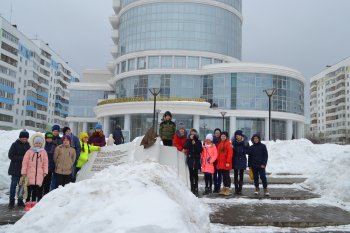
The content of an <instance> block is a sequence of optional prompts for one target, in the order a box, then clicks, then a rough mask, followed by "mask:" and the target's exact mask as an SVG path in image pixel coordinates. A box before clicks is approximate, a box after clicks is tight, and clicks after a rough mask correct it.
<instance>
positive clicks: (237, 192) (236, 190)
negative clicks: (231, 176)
mask: <svg viewBox="0 0 350 233" xmlns="http://www.w3.org/2000/svg"><path fill="white" fill-rule="evenodd" d="M235 194H236V195H238V194H239V186H238V182H235Z"/></svg>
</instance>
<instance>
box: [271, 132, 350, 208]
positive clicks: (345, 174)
mask: <svg viewBox="0 0 350 233" xmlns="http://www.w3.org/2000/svg"><path fill="white" fill-rule="evenodd" d="M265 143H266V145H267V149H268V151H269V161H268V165H267V171H268V172H272V175H275V174H276V173H300V174H302V176H303V177H306V178H308V179H307V180H306V182H305V183H306V184H307V185H308V186H309V187H311V188H312V189H313V190H315V191H316V192H317V193H319V194H321V195H322V196H324V197H329V198H336V199H339V200H341V201H344V202H350V196H349V193H350V182H349V177H350V169H349V165H350V146H341V145H334V144H323V145H314V144H313V143H311V142H310V141H309V140H306V139H299V140H291V141H276V142H273V141H271V142H265Z"/></svg>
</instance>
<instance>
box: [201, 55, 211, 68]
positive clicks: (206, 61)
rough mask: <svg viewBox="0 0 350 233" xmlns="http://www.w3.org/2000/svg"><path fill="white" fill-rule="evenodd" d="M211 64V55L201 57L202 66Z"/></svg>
mask: <svg viewBox="0 0 350 233" xmlns="http://www.w3.org/2000/svg"><path fill="white" fill-rule="evenodd" d="M209 64H211V58H209V57H202V58H201V66H205V65H209Z"/></svg>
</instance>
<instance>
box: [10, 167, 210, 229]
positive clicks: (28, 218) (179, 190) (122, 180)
mask: <svg viewBox="0 0 350 233" xmlns="http://www.w3.org/2000/svg"><path fill="white" fill-rule="evenodd" d="M209 224H210V221H209V210H208V209H207V208H206V207H205V206H204V204H202V203H201V202H200V201H199V200H198V198H196V197H195V196H194V195H193V194H192V193H191V192H190V191H189V190H188V188H187V187H186V186H185V185H184V184H183V183H182V182H181V181H179V179H178V177H177V175H176V173H175V171H173V170H172V169H171V168H169V167H167V166H163V165H160V164H158V163H154V162H148V161H147V162H137V163H128V164H123V165H120V166H113V167H109V168H107V169H105V170H103V171H101V172H99V173H98V174H96V175H95V176H94V177H93V178H92V179H88V180H84V181H81V182H78V183H75V184H69V185H67V186H65V187H64V188H62V187H60V188H58V189H56V190H54V191H53V192H50V193H49V194H48V195H46V196H44V198H43V199H42V200H41V201H40V202H39V203H38V204H37V205H36V206H35V207H34V208H33V209H31V210H30V211H29V212H27V213H26V214H25V215H24V216H23V218H22V219H20V220H19V221H18V222H17V223H16V224H15V225H14V226H13V227H12V228H10V230H9V232H12V233H15V232H18V233H20V232H26V233H31V232H35V233H41V232H42V233H46V232H48V231H49V232H65V233H69V232H74V233H75V232H84V233H89V232H91V233H95V232H99V233H102V232H111V233H112V232H113V233H116V232H125V233H137V232H140V233H141V232H142V233H144V232H152V233H158V232H159V233H160V232H167V233H171V232H173V233H180V232H183V233H185V232H188V233H193V232H198V233H203V232H209V229H210V225H209Z"/></svg>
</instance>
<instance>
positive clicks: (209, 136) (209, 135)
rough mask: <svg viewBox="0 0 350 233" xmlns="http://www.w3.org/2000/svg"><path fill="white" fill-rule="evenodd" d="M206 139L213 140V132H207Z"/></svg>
mask: <svg viewBox="0 0 350 233" xmlns="http://www.w3.org/2000/svg"><path fill="white" fill-rule="evenodd" d="M205 140H210V141H213V135H212V134H211V133H209V134H207V136H206V137H205Z"/></svg>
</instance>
